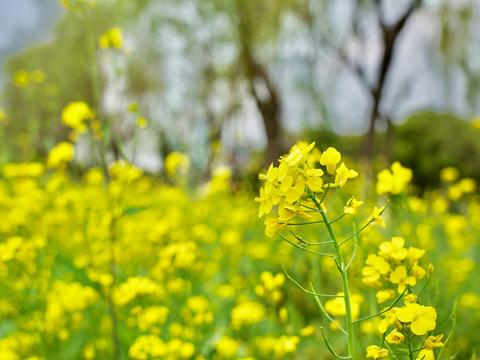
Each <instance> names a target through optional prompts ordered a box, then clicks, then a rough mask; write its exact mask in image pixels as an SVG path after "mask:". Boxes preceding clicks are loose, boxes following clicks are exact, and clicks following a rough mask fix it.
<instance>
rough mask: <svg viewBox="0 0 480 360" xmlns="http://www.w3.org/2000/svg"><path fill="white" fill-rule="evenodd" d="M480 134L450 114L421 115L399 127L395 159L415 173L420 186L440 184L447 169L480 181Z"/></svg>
mask: <svg viewBox="0 0 480 360" xmlns="http://www.w3.org/2000/svg"><path fill="white" fill-rule="evenodd" d="M479 139H480V132H479V131H478V130H477V129H474V128H472V126H471V125H470V123H469V122H467V121H465V120H463V119H460V118H458V117H456V116H454V115H451V114H439V113H434V112H422V113H418V114H415V115H412V116H411V117H409V118H408V119H407V120H406V122H405V123H404V124H403V125H400V126H398V127H397V130H396V135H395V142H394V144H393V158H394V159H395V160H399V161H400V162H401V163H402V164H404V165H406V166H407V167H409V168H411V169H412V170H413V173H414V174H415V176H414V181H415V183H416V184H417V185H419V186H421V187H423V188H424V187H430V186H434V185H435V184H437V183H438V181H439V178H438V174H439V172H440V170H441V169H443V168H444V167H446V166H454V167H456V168H458V170H459V171H460V173H461V174H462V176H470V177H473V178H475V179H477V180H479V179H480V162H479V161H478V159H479V158H480V140H479Z"/></svg>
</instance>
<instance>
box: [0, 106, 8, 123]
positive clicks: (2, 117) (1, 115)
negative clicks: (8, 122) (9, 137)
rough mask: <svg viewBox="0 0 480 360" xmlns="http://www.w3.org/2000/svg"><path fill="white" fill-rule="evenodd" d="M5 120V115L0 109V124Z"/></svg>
mask: <svg viewBox="0 0 480 360" xmlns="http://www.w3.org/2000/svg"><path fill="white" fill-rule="evenodd" d="M6 118H7V114H6V113H5V111H3V110H2V109H0V123H1V122H3V121H5V119H6Z"/></svg>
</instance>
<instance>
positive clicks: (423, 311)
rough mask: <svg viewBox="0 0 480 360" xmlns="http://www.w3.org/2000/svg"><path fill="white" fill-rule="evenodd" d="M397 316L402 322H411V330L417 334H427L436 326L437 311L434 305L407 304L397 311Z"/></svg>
mask: <svg viewBox="0 0 480 360" xmlns="http://www.w3.org/2000/svg"><path fill="white" fill-rule="evenodd" d="M396 316H397V318H398V320H400V321H401V322H402V323H407V324H409V325H410V330H411V331H412V333H414V334H415V335H419V336H421V335H425V334H426V333H427V332H429V331H431V330H434V329H435V326H436V319H437V312H436V311H435V308H434V307H432V306H423V305H420V304H417V303H410V304H406V305H405V306H404V307H401V308H399V309H398V310H397V311H396Z"/></svg>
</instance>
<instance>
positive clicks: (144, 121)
mask: <svg viewBox="0 0 480 360" xmlns="http://www.w3.org/2000/svg"><path fill="white" fill-rule="evenodd" d="M135 124H136V125H137V127H139V128H140V129H143V128H146V127H147V126H148V120H147V119H146V118H145V117H143V116H139V117H137V119H136V120H135Z"/></svg>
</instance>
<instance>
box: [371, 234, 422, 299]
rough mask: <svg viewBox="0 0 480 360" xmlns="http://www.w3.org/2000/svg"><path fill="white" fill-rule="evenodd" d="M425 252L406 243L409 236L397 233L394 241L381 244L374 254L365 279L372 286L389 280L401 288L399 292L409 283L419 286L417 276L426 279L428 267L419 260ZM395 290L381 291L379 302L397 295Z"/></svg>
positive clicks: (398, 288)
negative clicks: (420, 263)
mask: <svg viewBox="0 0 480 360" xmlns="http://www.w3.org/2000/svg"><path fill="white" fill-rule="evenodd" d="M424 255H425V250H422V249H418V248H415V247H408V248H406V247H405V239H404V238H402V237H399V236H394V237H393V238H392V239H391V240H390V241H385V242H383V243H382V244H380V247H379V251H378V252H377V254H370V255H369V256H368V258H367V260H366V265H365V266H364V267H363V269H362V282H363V283H364V284H365V285H367V286H370V287H374V288H380V287H382V286H383V285H384V284H385V283H386V284H391V285H393V286H395V287H396V288H397V291H398V293H402V292H404V291H405V289H406V288H407V287H409V286H410V287H411V286H415V285H416V283H417V280H420V279H423V277H425V275H426V270H425V269H424V268H423V267H421V266H420V265H419V264H418V262H419V260H420V259H421V258H422V257H423V256H424ZM394 295H395V294H394V292H393V291H392V290H380V291H378V292H377V300H378V302H379V303H382V302H385V301H387V300H388V299H391V298H393V297H394Z"/></svg>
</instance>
